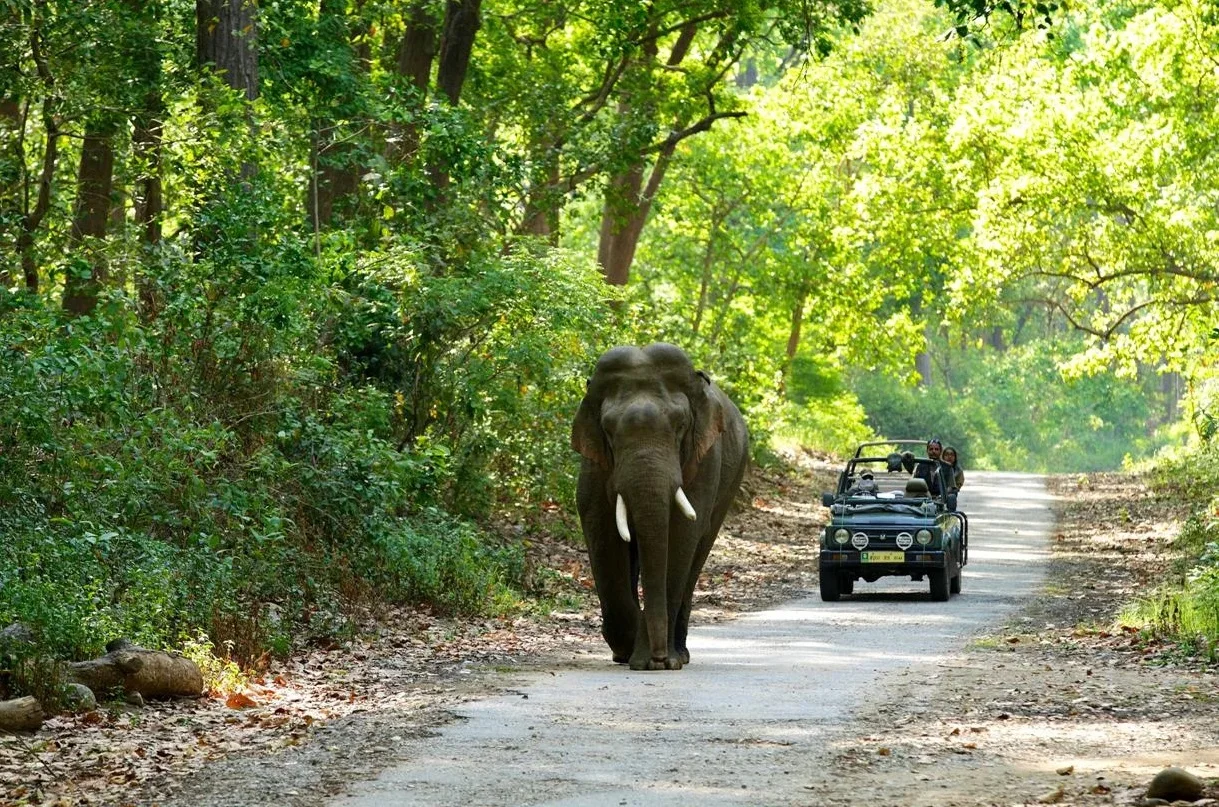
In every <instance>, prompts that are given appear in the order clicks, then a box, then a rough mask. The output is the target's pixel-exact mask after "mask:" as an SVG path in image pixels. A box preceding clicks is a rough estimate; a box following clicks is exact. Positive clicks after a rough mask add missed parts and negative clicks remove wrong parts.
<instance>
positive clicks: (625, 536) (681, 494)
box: [614, 485, 698, 543]
mask: <svg viewBox="0 0 1219 807" xmlns="http://www.w3.org/2000/svg"><path fill="white" fill-rule="evenodd" d="M673 501H675V502H676V503H677V509H678V510H681V512H682V515H684V516H685V517H686V518H688V519H690V520H691V521H697V520H698V513H696V512H694V505H692V504H690V499H688V498H687V497H686V492H685V491H684V490H682V489H681V486H680V485H679V486H678V488H677V492H676V493H674V494H673ZM614 523H615V524H616V525H617V527H618V535H619V536H620V537H621V538H622V540H624V541H626V542H627V543H630V541H631V528H630V514H629V512H628V511H627V509H626V499H624V498H622V494H621V493H619V494H618V501H617V502H616V503H615V504H614Z"/></svg>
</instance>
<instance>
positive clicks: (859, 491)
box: [849, 471, 877, 496]
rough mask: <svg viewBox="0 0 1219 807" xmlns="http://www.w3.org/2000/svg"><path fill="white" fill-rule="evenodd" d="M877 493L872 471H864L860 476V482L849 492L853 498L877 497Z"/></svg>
mask: <svg viewBox="0 0 1219 807" xmlns="http://www.w3.org/2000/svg"><path fill="white" fill-rule="evenodd" d="M876 491H877V486H876V479H875V478H873V476H872V472H871V471H864V472H863V473H861V474H860V475H859V481H858V482H856V483H855V484H854V485H852V486H851V490H850V491H849V492H850V494H851V495H852V496H858V495H863V496H866V495H869V494H870V495H872V496H875V495H876Z"/></svg>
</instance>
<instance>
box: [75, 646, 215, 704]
mask: <svg viewBox="0 0 1219 807" xmlns="http://www.w3.org/2000/svg"><path fill="white" fill-rule="evenodd" d="M106 647H107V648H108V649H109V650H110V652H108V653H107V654H106V655H104V656H101V657H100V658H95V659H89V660H88V661H77V662H73V663H71V664H67V665H65V667H64V674H65V676H66V677H67V679H68V680H69V681H73V682H75V683H78V684H84V685H85V686H87V687H89V689H91V690H93V691H94V692H95V693H106V692H115V691H119V690H121V691H123V692H126V693H132V692H138V693H139V694H140V695H143V696H144V697H145V698H191V697H198V696H199V695H202V694H203V675H202V673H200V672H199V666H198V665H197V664H195V662H193V661H191V660H190V659H188V658H183V657H182V656H178V655H173V654H171V653H164V652H162V651H160V650H146V649H144V648H142V647H138V646H136V645H133V644H131V643H130V642H127V641H118V642H112V643H110V644H108V645H107V646H106Z"/></svg>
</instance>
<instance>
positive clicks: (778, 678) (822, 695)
mask: <svg viewBox="0 0 1219 807" xmlns="http://www.w3.org/2000/svg"><path fill="white" fill-rule="evenodd" d="M1048 505H1049V496H1048V494H1047V493H1046V491H1045V488H1044V484H1043V481H1042V480H1041V479H1040V478H1038V477H1033V476H1022V475H1013V474H982V473H975V474H973V475H972V476H971V479H970V486H969V488H968V490H967V491H966V492H965V493H964V494H963V495H962V497H961V506H962V509H964V510H966V511H967V512H968V513H970V514H971V548H970V562H969V565H968V566H967V567H966V570H965V576H964V590H963V593H962V594H961V595H960V596H955V597H953V598H952V599H951V600H950V601H949V602H946V603H933V602H931V601H930V600H929V597H928V593H927V587H926V584H925V583H914V582H911V581H909V580H908V579H907V580H903V579H896V578H891V579H885V580H881V581H879V582H877V583H874V584H863V583H860V584H857V587H856V594H855V595H854V596H852V597H847V598H844V600H843V601H841V602H838V603H833V604H830V603H823V602H821V601H820V600H819V599H817V598H808V599H802V600H798V601H794V602H791V603H788V604H786V605H784V606H782V607H778V608H773V609H770V610H766V611H762V612H758V613H753V614H748V615H746V616H744V617H742V618H740V619H738V620H735V621H733V622H730V623H727V624H722V625H714V626H695V627H693V628H692V630H691V636H690V652H691V657H692V663H691V665H690V666H688V667H687V668H686V669H684V670H683V671H681V672H678V673H638V672H631V671H629V670H626V669H625V668H622V667H619V666H615V665H613V664H611V663H610V661H609V658H608V653H607V652H603V651H598V652H596V653H595V654H583V655H581V656H580V657H579V658H578V659H577V660H576V661H575V663H574V664H573V665H572V668H570V669H564V670H562V671H549V672H547V671H542V672H534V673H531V674H529V675H525V676H521V677H519V678H517V679H515V680H513V681H512V682H511V684H510V685H511V687H512V688H511V689H510V690H509V691H507V692H506V693H505V694H503V695H500V696H498V697H493V698H488V699H485V700H480V701H475V702H472V703H469V704H466V705H465V706H463V707H462V708H460V709H459V710H458V714H459V716H460V718H461V719H460V720H459V721H456V722H454V723H452V724H450V725H449V726H447V727H445V728H444V729H442V730H441V732H440V733H439V735H438V736H435V737H427V738H420V739H417V740H413V741H410V742H405V743H403V744H402V745H400V746H399V747H397V748H395V749H393V754H394V756H395V757H397V758H398V759H400V760H401V761H400V762H399V763H398V764H397V765H395V766H393V767H391V768H389V769H387V770H385V771H384V772H383V773H382V774H381V775H380V776H379V777H378V778H376V779H375V780H373V781H370V782H364V783H352V785H351V787H350V788H349V794H348V795H346V796H344V797H341V798H339V799H337V800H335V801H334V802H333V804H335V805H341V806H342V807H357V806H360V807H365V806H366V807H372V805H392V804H401V805H407V804H410V805H421V806H422V805H454V804H462V805H471V806H473V805H487V807H502V805H507V804H518V805H524V804H529V805H564V806H565V807H577V806H578V805H669V804H673V805H677V804H682V805H688V804H716V805H720V804H722V805H746V804H748V805H789V804H790V805H797V804H810V803H812V801H813V799H812V794H811V793H810V787H811V786H812V784H811V783H812V782H814V781H815V780H817V779H820V778H821V777H820V776H818V773H819V771H820V769H822V768H823V767H824V765H825V764H826V763H827V762H828V760H829V758H830V756H831V753H830V752H831V742H832V741H833V739H834V738H835V736H836V734H838V733H842V732H845V731H855V730H856V729H857V728H858V727H857V726H855V725H854V722H853V721H854V720H855V717H856V715H857V714H858V713H859V712H860V710H861V709H862V707H863V706H864V704H865V703H867V702H869V701H870V700H872V699H874V698H875V697H877V695H878V694H879V693H881V692H882V691H883V690H884V688H885V686H886V684H887V682H889V681H891V680H894V679H895V678H897V677H898V676H900V673H901V672H902V671H903V670H906V669H908V668H910V667H911V666H912V665H918V666H919V667H920V668H922V667H925V666H926V665H929V664H931V665H934V664H936V663H948V662H950V661H951V659H952V658H953V656H954V654H957V653H959V652H961V650H962V649H963V648H964V647H965V646H966V644H967V643H968V642H969V641H970V639H971V638H972V637H975V636H977V635H978V634H979V633H981V632H983V631H986V630H989V629H992V628H994V627H995V626H997V625H998V624H999V622H1000V621H1001V620H1002V619H1004V617H1005V616H1008V615H1009V614H1010V613H1011V612H1012V609H1014V608H1016V607H1017V606H1020V605H1021V604H1023V603H1025V602H1026V601H1027V600H1028V599H1029V598H1030V597H1033V596H1035V594H1036V592H1037V591H1038V589H1039V586H1040V583H1041V581H1042V578H1043V575H1044V570H1045V561H1046V558H1047V556H1048V551H1047V542H1048V534H1049V530H1050V527H1051V523H1052V516H1051V512H1050V509H1049V506H1048ZM934 685H935V684H934V683H933V682H929V683H928V686H934Z"/></svg>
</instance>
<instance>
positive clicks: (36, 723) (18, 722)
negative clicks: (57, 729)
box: [0, 696, 44, 731]
mask: <svg viewBox="0 0 1219 807" xmlns="http://www.w3.org/2000/svg"><path fill="white" fill-rule="evenodd" d="M43 718H44V715H43V713H42V704H40V703H39V702H38V699H37V698H32V697H29V696H26V697H24V698H15V699H14V700H10V701H0V730H4V731H37V730H38V729H39V728H40V727H41V726H42V721H43Z"/></svg>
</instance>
